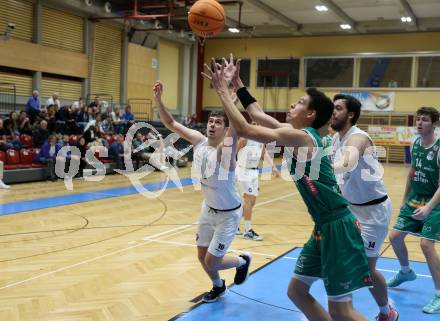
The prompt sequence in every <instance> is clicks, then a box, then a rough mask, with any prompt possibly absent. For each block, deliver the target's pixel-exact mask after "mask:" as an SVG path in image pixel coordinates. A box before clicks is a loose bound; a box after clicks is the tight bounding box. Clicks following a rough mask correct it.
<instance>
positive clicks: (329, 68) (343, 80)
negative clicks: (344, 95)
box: [306, 58, 354, 87]
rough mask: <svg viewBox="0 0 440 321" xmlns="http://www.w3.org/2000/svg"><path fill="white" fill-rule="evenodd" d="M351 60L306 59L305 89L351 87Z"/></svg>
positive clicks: (352, 63)
mask: <svg viewBox="0 0 440 321" xmlns="http://www.w3.org/2000/svg"><path fill="white" fill-rule="evenodd" d="M353 66H354V59H353V58H307V59H306V87H353Z"/></svg>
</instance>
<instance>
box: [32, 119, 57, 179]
mask: <svg viewBox="0 0 440 321" xmlns="http://www.w3.org/2000/svg"><path fill="white" fill-rule="evenodd" d="M42 122H43V121H42ZM60 148H61V147H60V145H58V144H57V137H56V135H54V134H52V135H50V136H49V138H48V139H47V141H46V142H45V143H44V144H43V146H42V147H41V150H40V152H39V153H38V155H37V157H36V161H37V162H39V163H41V164H46V165H47V167H46V179H47V178H49V179H50V180H51V181H52V182H54V181H56V179H57V176H56V174H55V161H56V156H57V154H58V152H59V150H60Z"/></svg>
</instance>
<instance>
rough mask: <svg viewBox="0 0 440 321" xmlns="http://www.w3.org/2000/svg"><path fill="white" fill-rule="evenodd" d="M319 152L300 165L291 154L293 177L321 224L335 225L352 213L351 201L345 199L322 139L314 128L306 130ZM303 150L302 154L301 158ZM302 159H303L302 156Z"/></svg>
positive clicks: (313, 216) (316, 219) (317, 222)
mask: <svg viewBox="0 0 440 321" xmlns="http://www.w3.org/2000/svg"><path fill="white" fill-rule="evenodd" d="M304 130H305V131H306V132H307V133H308V134H309V135H310V136H311V138H312V139H313V140H314V142H315V146H316V147H317V148H318V151H317V153H316V156H314V157H313V159H312V160H309V161H306V162H300V161H298V160H297V159H296V157H294V156H293V153H292V152H291V151H290V155H289V156H290V157H289V158H290V159H289V161H291V163H290V164H289V165H290V175H291V176H292V178H293V180H294V182H295V184H296V186H297V188H298V191H299V192H300V194H301V196H302V198H303V200H304V202H305V203H306V205H307V209H308V211H309V213H310V215H311V216H312V218H313V221H314V222H315V223H316V224H317V225H320V224H323V223H326V222H329V221H333V220H335V219H338V218H340V217H342V216H345V215H347V214H349V213H350V211H349V210H348V204H349V203H348V201H347V200H346V199H345V198H343V197H342V195H341V193H340V190H339V187H338V184H337V183H336V178H335V176H334V174H333V168H332V166H331V164H330V161H329V159H328V157H327V156H326V154H325V153H324V152H323V145H322V140H321V136H320V135H319V133H318V131H317V130H316V129H314V128H305V129H304ZM299 153H300V150H298V155H299ZM298 158H300V157H299V156H298Z"/></svg>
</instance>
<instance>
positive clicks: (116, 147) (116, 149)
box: [108, 141, 124, 160]
mask: <svg viewBox="0 0 440 321" xmlns="http://www.w3.org/2000/svg"><path fill="white" fill-rule="evenodd" d="M123 153H124V146H122V144H121V143H120V142H118V141H115V142H113V143H112V144H111V145H110V148H109V149H108V157H109V158H110V159H112V160H116V159H118V158H120V157H121V156H120V155H121V154H123Z"/></svg>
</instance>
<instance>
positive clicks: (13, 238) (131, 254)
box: [0, 165, 424, 321]
mask: <svg viewBox="0 0 440 321" xmlns="http://www.w3.org/2000/svg"><path fill="white" fill-rule="evenodd" d="M407 171H408V168H407V167H404V166H403V165H386V166H385V183H386V186H387V188H388V191H389V195H390V197H391V200H392V202H393V205H394V210H393V220H392V224H393V223H394V222H395V219H396V216H397V213H398V207H399V205H400V203H401V199H402V194H403V191H404V188H405V186H404V185H405V181H406V175H407ZM189 174H190V169H189V167H188V168H184V169H180V170H179V176H180V178H187V177H189ZM164 179H165V175H164V174H162V173H158V172H155V173H152V174H150V175H148V176H147V177H145V178H144V179H142V183H144V184H147V183H151V182H157V181H161V180H164ZM73 183H74V190H73V191H68V190H66V188H65V187H64V184H63V181H61V180H60V181H58V182H55V183H53V182H38V183H28V184H19V185H14V186H12V189H11V190H0V204H1V205H0V214H2V215H1V216H0V226H1V232H0V271H1V273H0V320H5V321H18V320H20V321H30V320H32V321H43V320H45V321H49V320H50V321H58V320H59V321H61V320H63V321H75V320H81V321H86V320H87V321H88V320H93V321H101V320H102V321H104V320H105V321H109V320H111V321H113V320H114V321H131V320H136V321H141V320H168V319H170V318H172V317H174V316H175V315H177V314H179V313H181V312H183V311H185V310H187V309H188V308H190V307H191V306H192V305H194V302H196V301H197V297H198V296H199V295H200V294H202V293H203V292H205V291H207V290H209V289H210V287H211V284H210V282H209V280H208V277H207V276H205V274H204V272H203V271H202V268H201V267H200V265H199V263H198V261H197V258H196V249H195V240H194V239H195V232H196V229H197V219H198V215H199V209H200V203H201V200H202V198H201V193H200V192H198V191H195V190H194V188H193V187H192V186H189V185H188V186H184V187H183V190H182V191H180V190H179V189H177V188H170V189H166V190H165V191H164V192H163V193H162V194H161V195H160V196H159V197H158V198H156V199H148V198H145V197H144V196H142V195H140V194H137V193H133V192H131V191H130V190H129V189H128V188H125V187H128V186H130V181H129V180H128V179H127V178H126V177H124V176H121V175H110V176H107V177H105V178H104V179H103V180H102V181H100V182H88V181H85V180H74V181H73ZM117 188H121V189H117ZM124 188H125V189H124ZM120 191H121V194H122V196H120V195H121V194H119V192H120ZM127 191H128V192H127ZM80 196H81V197H80ZM66 200H68V201H66ZM5 213H8V215H5ZM9 213H10V214H9ZM253 226H254V229H255V230H256V231H257V232H258V233H260V234H261V235H263V236H264V238H265V239H264V241H262V242H253V241H247V240H244V239H243V238H242V237H241V236H237V237H236V239H235V240H234V242H233V244H232V246H231V248H230V250H231V251H232V252H234V253H232V254H234V255H235V254H236V253H238V252H239V251H243V250H246V251H250V252H252V253H253V255H254V260H253V263H252V270H255V269H257V268H258V267H260V266H262V265H264V264H266V263H268V262H270V261H271V260H273V259H274V258H276V257H277V256H279V255H281V254H282V253H284V252H286V251H288V250H289V249H291V248H293V247H295V246H302V245H303V243H304V242H305V241H306V240H307V238H308V237H309V234H310V232H311V230H312V221H311V219H310V217H309V215H308V214H307V212H306V208H305V206H304V204H303V202H302V200H301V198H300V196H299V195H298V192H297V190H296V187H295V186H294V184H293V183H292V182H290V181H287V180H284V179H281V178H280V179H277V180H272V181H262V182H261V192H260V195H259V196H258V199H257V205H256V208H255V210H254V218H253ZM407 244H408V248H409V251H410V258H411V259H412V260H418V261H424V258H423V255H422V253H421V250H420V248H419V240H418V239H417V238H415V237H411V236H410V237H408V239H407ZM383 250H384V253H383V255H384V256H386V257H394V253H393V251H392V249H391V248H390V247H389V244H388V242H386V244H385V245H384V247H383ZM293 268H294V263H292V271H293ZM233 275H234V271H233V270H230V271H224V272H222V277H224V278H226V283H227V284H231V283H232V280H233ZM288 281H289V280H287V279H286V280H285V282H286V283H287V282H288ZM193 299H194V300H193Z"/></svg>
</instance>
